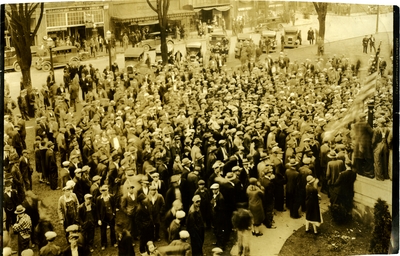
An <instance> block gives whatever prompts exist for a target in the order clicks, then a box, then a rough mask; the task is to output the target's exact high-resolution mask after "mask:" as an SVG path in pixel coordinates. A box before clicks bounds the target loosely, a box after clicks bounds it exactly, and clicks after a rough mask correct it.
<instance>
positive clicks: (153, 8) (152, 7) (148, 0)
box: [146, 0, 158, 13]
mask: <svg viewBox="0 0 400 256" xmlns="http://www.w3.org/2000/svg"><path fill="white" fill-rule="evenodd" d="M146 1H147V4H148V5H149V6H150V8H151V9H152V10H153V11H155V12H157V9H156V8H155V7H154V6H153V4H152V3H150V0H146ZM157 13H158V12H157Z"/></svg>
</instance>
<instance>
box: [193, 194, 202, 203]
mask: <svg viewBox="0 0 400 256" xmlns="http://www.w3.org/2000/svg"><path fill="white" fill-rule="evenodd" d="M199 200H201V197H200V196H199V195H194V197H193V198H192V201H193V202H197V201H199Z"/></svg>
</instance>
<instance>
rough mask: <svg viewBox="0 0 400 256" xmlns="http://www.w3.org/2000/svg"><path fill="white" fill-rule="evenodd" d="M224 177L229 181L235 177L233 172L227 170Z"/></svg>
mask: <svg viewBox="0 0 400 256" xmlns="http://www.w3.org/2000/svg"><path fill="white" fill-rule="evenodd" d="M225 178H226V179H227V180H229V181H231V180H234V179H236V175H235V174H234V173H233V172H228V173H227V174H226V176H225Z"/></svg>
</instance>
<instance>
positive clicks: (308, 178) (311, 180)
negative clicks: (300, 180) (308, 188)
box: [306, 175, 315, 184]
mask: <svg viewBox="0 0 400 256" xmlns="http://www.w3.org/2000/svg"><path fill="white" fill-rule="evenodd" d="M306 179H307V183H309V184H311V183H313V182H314V181H315V178H314V177H313V176H311V175H308V176H307V178H306Z"/></svg>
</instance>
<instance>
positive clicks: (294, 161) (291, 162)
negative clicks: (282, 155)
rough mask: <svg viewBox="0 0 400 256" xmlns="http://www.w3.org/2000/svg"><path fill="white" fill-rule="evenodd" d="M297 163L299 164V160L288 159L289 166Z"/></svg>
mask: <svg viewBox="0 0 400 256" xmlns="http://www.w3.org/2000/svg"><path fill="white" fill-rule="evenodd" d="M298 164H299V162H297V161H296V159H294V158H291V159H290V162H289V166H296V165H298Z"/></svg>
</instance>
